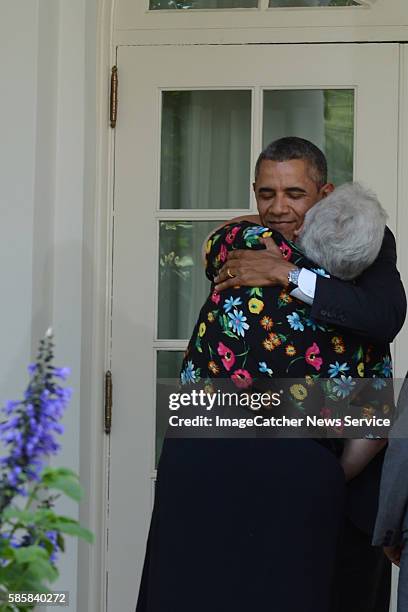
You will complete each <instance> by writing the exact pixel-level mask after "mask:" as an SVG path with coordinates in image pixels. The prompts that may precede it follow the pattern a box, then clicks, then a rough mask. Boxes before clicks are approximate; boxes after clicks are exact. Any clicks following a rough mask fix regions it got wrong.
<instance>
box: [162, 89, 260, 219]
mask: <svg viewBox="0 0 408 612" xmlns="http://www.w3.org/2000/svg"><path fill="white" fill-rule="evenodd" d="M251 96H252V93H251V91H250V90H243V91H239V90H226V91H223V90H202V89H201V90H200V89H198V90H192V91H164V92H163V95H162V127H161V164H160V208H162V209H163V208H170V209H180V208H189V209H198V208H201V209H202V208H207V209H220V208H235V209H236V208H248V206H249V194H250V172H251V159H250V155H251Z"/></svg>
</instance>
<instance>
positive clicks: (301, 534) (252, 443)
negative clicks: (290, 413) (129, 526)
mask: <svg viewBox="0 0 408 612" xmlns="http://www.w3.org/2000/svg"><path fill="white" fill-rule="evenodd" d="M344 498H345V479H344V475H343V471H342V468H341V466H340V464H339V463H338V460H337V458H336V456H335V455H334V454H333V453H332V452H331V451H330V450H328V448H326V447H324V446H323V445H321V444H319V443H318V442H317V441H315V440H308V439H266V438H257V439H166V440H165V443H164V447H163V451H162V455H161V458H160V462H159V467H158V477H157V482H156V496H155V504H154V509H153V515H152V520H151V525H150V531H149V536H148V542H147V548H146V557H145V563H144V568H143V574H142V581H141V586H140V591H139V597H138V601H137V606H136V612H266V611H268V612H272V611H274V612H275V611H276V612H328V610H329V608H330V598H331V591H332V583H333V577H334V565H335V558H336V549H337V545H338V541H339V536H340V532H341V528H342V524H343V515H344Z"/></svg>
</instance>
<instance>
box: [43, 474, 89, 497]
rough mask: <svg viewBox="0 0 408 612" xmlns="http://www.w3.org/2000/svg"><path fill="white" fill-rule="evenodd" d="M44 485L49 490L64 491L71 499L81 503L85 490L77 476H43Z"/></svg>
mask: <svg viewBox="0 0 408 612" xmlns="http://www.w3.org/2000/svg"><path fill="white" fill-rule="evenodd" d="M42 480H43V483H44V485H45V486H46V487H48V488H49V489H57V490H58V491H62V492H63V493H65V495H68V497H71V499H74V500H75V501H77V502H79V501H81V499H82V496H83V490H82V487H81V485H80V484H79V482H78V477H77V476H76V475H75V476H60V475H59V474H48V475H45V476H43V479H42Z"/></svg>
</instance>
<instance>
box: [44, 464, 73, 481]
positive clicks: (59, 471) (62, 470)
mask: <svg viewBox="0 0 408 612" xmlns="http://www.w3.org/2000/svg"><path fill="white" fill-rule="evenodd" d="M41 476H42V477H43V476H45V477H50V476H51V477H52V476H72V477H73V478H76V479H77V480H79V476H78V474H77V473H76V472H74V470H70V469H69V468H66V467H58V468H51V467H46V468H44V469H43V471H42V472H41Z"/></svg>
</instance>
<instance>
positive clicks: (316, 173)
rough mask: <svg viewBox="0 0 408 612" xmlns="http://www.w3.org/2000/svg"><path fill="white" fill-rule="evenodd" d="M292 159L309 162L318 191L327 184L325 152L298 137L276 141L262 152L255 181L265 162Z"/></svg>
mask: <svg viewBox="0 0 408 612" xmlns="http://www.w3.org/2000/svg"><path fill="white" fill-rule="evenodd" d="M291 159H304V160H305V161H307V162H308V164H309V167H310V171H311V175H312V177H311V178H313V180H314V181H315V183H316V185H317V187H318V189H320V187H322V186H323V185H325V184H326V183H327V160H326V157H325V155H324V153H323V151H321V150H320V149H319V147H316V145H314V144H313V143H312V142H310V140H305V139H304V138H298V137H297V136H288V137H286V138H279V140H274V141H273V142H271V144H269V145H268V146H267V147H266V148H265V149H264V150H263V151H262V153H261V154H260V156H259V157H258V160H257V162H256V165H255V180H256V179H257V176H258V174H259V169H260V166H261V163H262V162H263V161H264V160H270V161H278V162H283V161H290V160H291Z"/></svg>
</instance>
